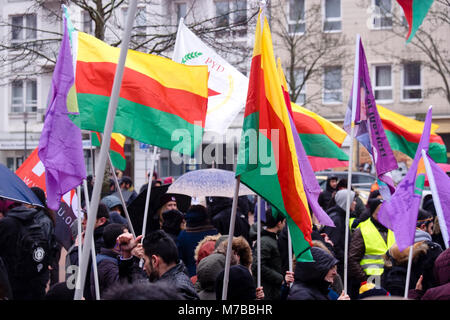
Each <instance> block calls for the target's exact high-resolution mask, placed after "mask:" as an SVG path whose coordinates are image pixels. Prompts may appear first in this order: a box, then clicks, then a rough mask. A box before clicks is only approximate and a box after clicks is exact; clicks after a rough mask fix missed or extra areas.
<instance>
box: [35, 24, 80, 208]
mask: <svg viewBox="0 0 450 320" xmlns="http://www.w3.org/2000/svg"><path fill="white" fill-rule="evenodd" d="M74 79H75V75H74V68H73V57H72V52H71V45H70V39H69V31H68V29H67V18H66V16H64V35H63V39H62V42H61V47H60V50H59V54H58V59H57V61H56V65H55V70H54V72H53V77H52V84H51V89H50V90H51V91H50V95H49V105H48V106H47V112H46V115H45V121H44V127H43V129H42V134H41V138H40V140H39V147H38V148H39V151H38V154H39V158H40V159H41V161H42V163H43V165H44V167H45V172H46V175H45V179H46V191H47V205H48V207H49V208H50V209H52V210H57V209H58V208H59V206H60V202H61V197H62V196H63V195H64V194H65V193H67V192H69V191H70V190H72V189H74V188H76V187H77V186H78V185H80V184H81V183H82V181H83V179H85V178H86V167H85V162H84V154H83V143H82V136H81V130H80V128H78V127H77V126H76V125H75V124H74V123H73V122H72V121H71V119H70V118H69V114H70V113H72V114H73V113H75V114H76V113H77V110H73V108H71V110H70V111H69V108H70V106H74V104H73V101H74V100H73V98H74V95H73V94H70V93H69V92H72V93H73V92H74V91H73V90H74V87H73V84H74ZM75 106H76V104H75Z"/></svg>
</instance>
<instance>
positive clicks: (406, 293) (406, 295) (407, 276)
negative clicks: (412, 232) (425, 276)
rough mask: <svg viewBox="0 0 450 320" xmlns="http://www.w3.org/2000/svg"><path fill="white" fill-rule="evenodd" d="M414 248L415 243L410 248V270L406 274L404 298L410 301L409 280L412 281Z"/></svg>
mask: <svg viewBox="0 0 450 320" xmlns="http://www.w3.org/2000/svg"><path fill="white" fill-rule="evenodd" d="M413 246H414V243H413V244H412V245H410V246H409V255H408V269H407V272H406V283H405V294H404V296H403V297H404V298H405V299H408V291H409V280H410V279H411V265H412V254H413Z"/></svg>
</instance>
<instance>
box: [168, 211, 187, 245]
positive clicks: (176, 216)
mask: <svg viewBox="0 0 450 320" xmlns="http://www.w3.org/2000/svg"><path fill="white" fill-rule="evenodd" d="M162 217H163V224H162V229H163V230H164V231H165V232H166V233H167V234H168V235H169V236H170V237H171V238H172V239H173V241H174V242H175V243H176V242H177V237H178V235H179V234H180V232H181V230H184V229H185V228H186V217H185V214H184V213H183V212H181V211H179V210H176V209H173V210H168V211H165V212H163V214H162Z"/></svg>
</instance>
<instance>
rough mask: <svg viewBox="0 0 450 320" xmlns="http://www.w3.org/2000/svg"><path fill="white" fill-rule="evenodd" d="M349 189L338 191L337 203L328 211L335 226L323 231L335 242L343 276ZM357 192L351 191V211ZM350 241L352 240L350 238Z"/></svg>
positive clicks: (339, 270)
mask: <svg viewBox="0 0 450 320" xmlns="http://www.w3.org/2000/svg"><path fill="white" fill-rule="evenodd" d="M347 192H348V190H347V189H342V190H339V191H338V192H336V195H335V197H334V198H335V201H336V205H335V206H334V207H332V208H330V209H329V210H328V211H327V213H328V215H329V216H330V218H331V220H333V222H334V225H335V227H329V226H325V227H324V228H323V229H322V232H323V233H325V234H327V236H328V238H329V239H330V240H331V242H332V243H333V252H334V255H335V257H336V259H338V260H339V262H338V273H339V275H340V276H341V278H343V277H344V251H345V216H346V211H345V210H346V206H347ZM354 199H355V192H353V191H350V203H351V204H350V212H351V211H353V210H354V209H355V206H356V202H355V201H354ZM349 242H350V240H349Z"/></svg>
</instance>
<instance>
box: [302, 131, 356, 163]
mask: <svg viewBox="0 0 450 320" xmlns="http://www.w3.org/2000/svg"><path fill="white" fill-rule="evenodd" d="M299 137H300V139H301V140H302V144H303V147H304V148H305V152H306V154H307V155H308V156H313V157H322V158H337V159H338V160H343V161H347V160H348V155H347V154H346V153H345V152H344V151H343V150H342V149H341V148H339V147H338V146H337V145H336V144H334V142H333V141H331V140H330V139H329V138H328V137H327V136H325V135H323V134H312V133H300V134H299Z"/></svg>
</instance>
